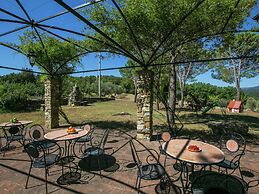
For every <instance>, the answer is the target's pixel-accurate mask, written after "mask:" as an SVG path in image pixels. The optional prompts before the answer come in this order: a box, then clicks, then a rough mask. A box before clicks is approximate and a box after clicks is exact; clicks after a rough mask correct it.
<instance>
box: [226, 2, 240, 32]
mask: <svg viewBox="0 0 259 194" xmlns="http://www.w3.org/2000/svg"><path fill="white" fill-rule="evenodd" d="M239 2H240V0H237V2H236V4H235V7H234V9H233V10H232V11H231V12H230V15H229V16H228V19H227V21H226V23H225V24H224V26H223V28H222V30H221V33H222V32H224V30H225V28H226V27H227V25H228V22H229V20H230V19H231V17H232V15H233V13H234V10H235V9H236V7H237V6H238V4H239Z"/></svg>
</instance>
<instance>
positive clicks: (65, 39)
mask: <svg viewBox="0 0 259 194" xmlns="http://www.w3.org/2000/svg"><path fill="white" fill-rule="evenodd" d="M37 28H39V29H41V30H42V31H45V32H47V33H49V34H51V35H53V36H55V37H57V38H59V39H61V40H64V41H66V42H68V43H70V44H73V45H75V46H77V47H78V48H81V49H84V50H86V51H89V50H88V49H87V48H84V47H82V46H81V45H79V44H76V43H74V42H72V41H70V40H69V39H67V38H64V37H62V36H60V35H58V34H55V33H53V32H51V31H49V30H47V29H45V28H42V27H40V26H37Z"/></svg>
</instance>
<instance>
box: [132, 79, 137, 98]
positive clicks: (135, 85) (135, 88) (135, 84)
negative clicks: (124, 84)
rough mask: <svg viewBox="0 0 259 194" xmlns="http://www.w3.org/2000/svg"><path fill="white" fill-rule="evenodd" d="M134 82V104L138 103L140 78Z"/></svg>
mask: <svg viewBox="0 0 259 194" xmlns="http://www.w3.org/2000/svg"><path fill="white" fill-rule="evenodd" d="M133 82H134V102H137V95H138V90H137V88H138V77H137V76H135V77H133Z"/></svg>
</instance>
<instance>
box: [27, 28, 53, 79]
mask: <svg viewBox="0 0 259 194" xmlns="http://www.w3.org/2000/svg"><path fill="white" fill-rule="evenodd" d="M32 28H33V30H34V31H35V32H36V34H37V36H38V38H39V40H40V43H41V45H42V48H43V50H44V52H45V55H46V57H47V59H48V62H49V65H52V63H51V60H50V57H49V55H48V52H47V49H46V47H45V45H44V43H43V40H42V38H41V36H40V34H39V32H38V30H37V28H35V26H33V25H32ZM41 67H42V68H44V67H43V66H41ZM44 69H45V70H46V69H47V68H44ZM48 72H49V71H48ZM52 73H53V72H52V67H51V71H50V72H49V74H50V76H52Z"/></svg>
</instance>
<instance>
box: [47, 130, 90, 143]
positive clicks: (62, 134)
mask: <svg viewBox="0 0 259 194" xmlns="http://www.w3.org/2000/svg"><path fill="white" fill-rule="evenodd" d="M76 131H77V133H73V134H68V133H67V129H60V130H56V131H51V132H49V133H46V134H45V135H44V138H45V139H48V140H56V141H66V140H73V139H78V138H80V137H83V136H85V135H87V134H88V132H89V131H90V130H84V129H76Z"/></svg>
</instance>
